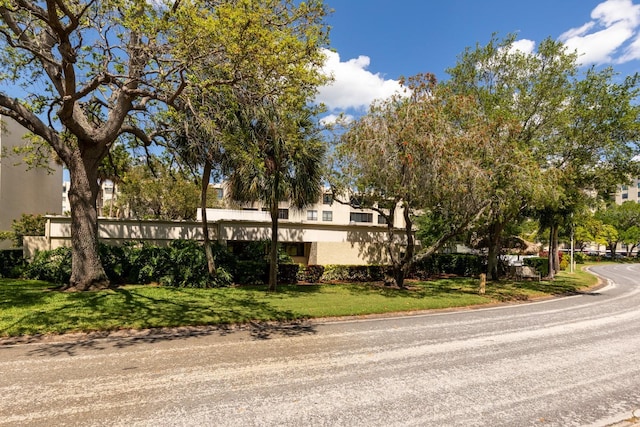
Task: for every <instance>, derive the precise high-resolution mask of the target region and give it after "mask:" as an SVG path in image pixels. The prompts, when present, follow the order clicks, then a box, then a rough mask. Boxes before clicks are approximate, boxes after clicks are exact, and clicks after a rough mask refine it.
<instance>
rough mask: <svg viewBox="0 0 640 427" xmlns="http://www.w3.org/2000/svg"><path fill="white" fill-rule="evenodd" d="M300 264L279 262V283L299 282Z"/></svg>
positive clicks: (290, 283)
mask: <svg viewBox="0 0 640 427" xmlns="http://www.w3.org/2000/svg"><path fill="white" fill-rule="evenodd" d="M299 270H300V266H299V265H298V264H278V283H283V284H287V285H292V284H295V283H298V271H299Z"/></svg>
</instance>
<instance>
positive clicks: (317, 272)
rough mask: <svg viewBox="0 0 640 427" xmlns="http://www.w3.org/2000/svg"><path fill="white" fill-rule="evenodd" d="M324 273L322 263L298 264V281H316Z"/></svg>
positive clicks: (318, 280)
mask: <svg viewBox="0 0 640 427" xmlns="http://www.w3.org/2000/svg"><path fill="white" fill-rule="evenodd" d="M323 274H324V266H322V265H307V266H306V267H305V266H300V270H299V271H298V281H300V282H307V283H318V282H320V278H321V277H322V275H323Z"/></svg>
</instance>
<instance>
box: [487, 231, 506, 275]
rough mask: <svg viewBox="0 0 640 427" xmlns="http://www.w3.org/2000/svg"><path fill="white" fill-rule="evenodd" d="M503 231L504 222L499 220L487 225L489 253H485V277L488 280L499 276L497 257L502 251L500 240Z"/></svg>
mask: <svg viewBox="0 0 640 427" xmlns="http://www.w3.org/2000/svg"><path fill="white" fill-rule="evenodd" d="M503 231H504V224H503V223H501V222H498V221H497V222H494V223H492V224H491V225H490V226H489V233H488V240H489V253H488V255H487V278H488V279H489V280H498V279H499V278H500V272H499V271H498V257H499V256H500V252H501V251H502V244H501V242H502V232H503Z"/></svg>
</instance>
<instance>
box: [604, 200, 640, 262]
mask: <svg viewBox="0 0 640 427" xmlns="http://www.w3.org/2000/svg"><path fill="white" fill-rule="evenodd" d="M595 217H596V218H597V219H599V220H600V221H602V223H603V224H605V225H608V226H611V227H613V228H614V229H615V230H616V233H612V232H609V233H608V234H607V236H606V239H605V240H606V241H607V246H608V247H609V250H610V251H611V254H612V255H615V253H616V250H617V247H618V243H624V244H626V245H627V247H631V250H633V249H634V248H635V247H636V246H637V244H638V242H639V241H640V239H638V237H639V236H638V225H639V224H640V204H638V203H636V202H632V201H626V202H624V203H622V204H621V205H617V204H611V205H609V206H607V207H606V208H605V209H601V210H600V211H598V212H596V214H595ZM613 237H616V238H617V240H616V241H613V240H612V239H613ZM631 250H629V251H628V252H629V253H631Z"/></svg>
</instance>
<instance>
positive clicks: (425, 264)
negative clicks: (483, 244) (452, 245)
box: [413, 253, 486, 279]
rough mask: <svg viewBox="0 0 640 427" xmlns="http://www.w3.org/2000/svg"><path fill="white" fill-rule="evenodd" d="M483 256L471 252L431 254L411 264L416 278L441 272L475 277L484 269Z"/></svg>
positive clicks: (432, 275) (427, 276)
mask: <svg viewBox="0 0 640 427" xmlns="http://www.w3.org/2000/svg"><path fill="white" fill-rule="evenodd" d="M485 264H486V261H485V258H484V257H482V256H479V255H472V254H438V253H436V254H433V255H431V256H430V257H428V258H424V259H422V260H420V261H419V262H417V263H415V265H414V266H413V271H414V273H413V274H414V275H415V276H417V277H418V278H424V279H426V278H429V277H434V276H437V275H441V274H454V275H456V276H461V277H476V276H478V275H479V274H480V273H482V272H483V271H484V270H485Z"/></svg>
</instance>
